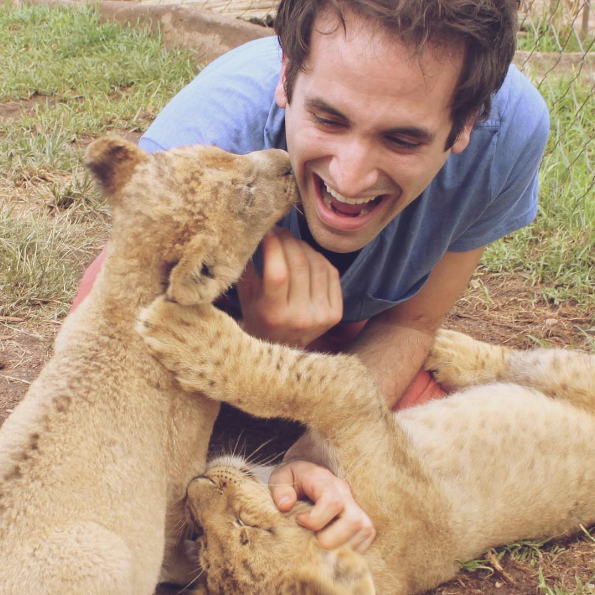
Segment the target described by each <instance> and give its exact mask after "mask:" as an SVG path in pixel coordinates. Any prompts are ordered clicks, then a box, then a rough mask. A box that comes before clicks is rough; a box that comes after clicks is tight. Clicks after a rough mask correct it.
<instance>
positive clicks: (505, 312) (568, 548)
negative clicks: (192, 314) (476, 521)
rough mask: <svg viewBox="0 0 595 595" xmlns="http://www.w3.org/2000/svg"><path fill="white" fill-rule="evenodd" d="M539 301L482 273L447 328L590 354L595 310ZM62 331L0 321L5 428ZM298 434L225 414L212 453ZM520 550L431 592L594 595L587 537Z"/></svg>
mask: <svg viewBox="0 0 595 595" xmlns="http://www.w3.org/2000/svg"><path fill="white" fill-rule="evenodd" d="M536 295H537V292H536V291H535V289H534V288H532V287H530V286H529V285H528V284H527V283H526V282H525V281H524V280H523V279H522V278H520V277H517V276H511V277H502V276H496V275H483V276H481V275H480V276H479V277H477V278H476V279H475V280H474V281H473V283H472V287H471V289H470V291H469V292H468V294H467V295H466V296H465V297H464V298H462V299H461V300H460V302H459V303H458V304H457V306H456V307H455V308H454V310H453V311H452V313H451V314H450V316H449V318H448V320H447V322H446V326H447V327H449V328H456V329H457V330H460V331H464V332H467V333H469V334H471V335H473V336H474V337H476V338H479V339H483V340H486V341H491V342H494V343H505V344H508V345H511V346H516V347H528V348H529V347H534V346H535V345H536V344H537V342H540V341H544V342H547V343H548V344H549V345H552V346H563V347H572V348H577V349H586V350H588V349H589V347H590V346H589V339H588V338H587V337H586V335H585V334H583V332H581V329H583V330H585V331H586V330H587V329H592V328H593V321H594V320H595V309H593V311H584V310H581V309H580V308H579V307H578V305H577V304H573V303H565V304H562V305H557V306H556V305H553V304H548V303H546V302H544V301H543V300H540V299H539V298H537V297H536ZM57 330H58V326H57V325H43V326H39V325H35V324H34V323H32V322H28V321H11V320H0V345H1V348H0V423H1V422H2V421H4V419H5V418H6V416H7V415H9V414H10V412H11V411H12V410H13V408H14V407H15V405H16V404H17V403H18V402H19V400H20V399H21V398H22V396H23V395H24V394H25V392H26V391H27V388H28V386H29V383H30V382H31V381H32V380H33V379H34V378H35V377H36V376H37V374H38V373H39V371H40V369H41V367H42V366H43V364H44V362H46V361H47V359H48V358H49V357H50V355H51V349H52V347H51V345H52V341H53V338H54V336H55V333H56V332H57ZM591 333H592V330H591ZM591 336H592V334H591ZM299 433H300V428H299V427H297V426H295V425H289V424H287V423H284V422H276V421H259V420H252V419H249V418H247V417H246V416H244V415H243V414H240V413H239V412H237V411H234V410H231V409H226V410H225V411H224V412H223V413H222V415H221V417H220V419H219V421H218V424H217V427H216V431H215V438H214V440H213V444H212V449H213V450H217V451H219V450H230V449H236V450H243V451H245V452H247V453H250V452H252V451H254V450H255V449H256V448H257V447H258V446H260V445H262V444H263V443H264V442H267V441H269V443H268V444H267V445H266V447H265V448H263V449H262V450H261V451H260V453H259V454H260V455H261V456H262V457H268V456H272V455H274V454H279V453H281V452H283V451H284V450H285V449H286V448H287V447H288V446H289V445H290V444H291V443H292V442H293V441H294V440H295V439H296V438H297V436H298V435H299ZM523 552H524V553H523V555H521V556H519V555H516V556H515V555H511V554H510V553H509V552H504V553H502V552H501V551H499V552H498V553H497V556H498V558H496V557H494V555H492V556H490V559H489V560H488V561H487V562H486V563H485V565H486V566H488V567H490V569H489V570H483V569H479V570H476V571H474V572H468V571H462V572H461V573H459V575H458V577H457V578H456V579H455V580H453V581H451V582H450V583H447V584H445V585H442V586H441V587H439V588H438V589H436V590H434V591H432V594H433V595H463V594H484V595H495V594H499V595H513V594H515V595H517V594H518V595H521V594H522V595H525V594H533V593H535V594H537V593H550V592H551V593H555V591H554V590H553V585H558V586H560V587H563V588H564V589H566V591H563V592H564V593H593V592H595V586H593V585H590V586H589V581H592V580H593V574H594V573H595V542H594V541H593V540H591V539H589V538H588V537H587V536H586V535H585V536H579V537H578V538H573V539H568V540H564V541H560V540H558V541H553V542H550V543H548V544H546V545H544V546H541V547H539V548H534V549H532V548H525V549H524V550H523ZM531 553H532V555H528V554H531ZM540 573H541V576H542V577H543V578H540ZM577 580H578V582H577ZM540 581H542V582H543V581H545V583H546V584H547V585H548V586H549V587H550V588H551V589H552V591H547V590H546V589H545V587H542V588H540V587H539V584H540ZM577 584H579V585H580V584H583V585H584V587H577ZM175 592H176V591H175V590H171V589H168V588H166V587H162V588H161V589H160V590H159V591H158V593H159V594H161V595H165V594H168V593H175Z"/></svg>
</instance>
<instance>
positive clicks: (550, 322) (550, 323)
mask: <svg viewBox="0 0 595 595" xmlns="http://www.w3.org/2000/svg"><path fill="white" fill-rule="evenodd" d="M558 322H559V321H558V319H557V318H546V319H545V323H544V324H545V325H546V326H554V325H556V324H558Z"/></svg>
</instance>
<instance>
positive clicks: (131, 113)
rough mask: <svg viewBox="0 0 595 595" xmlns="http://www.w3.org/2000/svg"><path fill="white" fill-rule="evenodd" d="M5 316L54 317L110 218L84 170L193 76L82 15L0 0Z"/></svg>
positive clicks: (175, 60) (157, 43)
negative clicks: (111, 135)
mask: <svg viewBox="0 0 595 595" xmlns="http://www.w3.org/2000/svg"><path fill="white" fill-rule="evenodd" d="M0 62H1V63H2V76H1V77H0V104H4V109H3V111H2V112H0V172H2V173H1V174H0V238H1V239H0V295H1V297H0V316H15V317H35V318H41V319H44V318H50V319H57V318H61V317H62V316H63V315H64V314H65V313H66V312H67V310H68V305H69V304H70V302H71V301H72V297H73V294H74V290H75V288H76V285H77V282H78V280H79V278H80V275H81V270H82V267H83V263H86V262H88V261H89V259H90V258H92V255H93V254H95V253H97V252H98V249H99V246H100V245H101V244H102V243H103V242H105V240H106V237H107V233H108V226H109V217H108V213H107V211H106V209H105V206H104V204H103V201H102V200H101V198H100V197H99V196H98V195H97V194H96V193H95V192H94V190H93V185H92V184H91V181H90V179H89V176H88V174H87V172H86V170H85V168H84V167H83V165H82V161H81V154H82V152H83V150H84V147H85V146H86V145H87V144H88V143H89V142H90V140H92V139H93V138H96V137H99V136H101V135H103V134H105V133H108V132H118V133H120V134H128V133H139V132H141V131H143V130H145V129H146V127H147V126H148V125H149V123H150V122H151V121H152V120H153V119H154V117H155V116H156V115H157V113H158V112H159V111H160V110H161V109H162V108H163V106H164V105H165V103H166V102H167V101H168V100H169V99H170V98H171V97H172V95H174V94H175V93H176V92H177V91H178V90H179V89H180V88H182V87H183V86H184V85H185V84H187V83H188V82H189V81H190V80H191V79H192V78H193V77H194V76H195V74H196V72H197V70H198V69H197V67H196V66H195V60H194V56H193V55H192V53H191V52H189V51H166V50H165V49H164V48H163V44H162V40H161V38H160V37H159V35H156V34H154V33H150V32H148V31H146V30H142V29H134V28H131V27H127V26H123V25H120V24H115V23H101V22H100V21H99V17H98V14H97V12H96V11H95V10H94V9H93V8H90V7H83V8H78V9H65V8H49V7H43V6H37V7H36V6H23V7H20V8H18V9H16V8H13V7H10V6H8V5H5V4H0Z"/></svg>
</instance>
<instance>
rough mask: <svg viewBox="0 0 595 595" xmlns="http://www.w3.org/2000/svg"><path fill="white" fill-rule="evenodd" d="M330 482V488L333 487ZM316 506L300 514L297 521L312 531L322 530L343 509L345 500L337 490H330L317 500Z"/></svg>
mask: <svg viewBox="0 0 595 595" xmlns="http://www.w3.org/2000/svg"><path fill="white" fill-rule="evenodd" d="M331 487H332V486H331V484H330V482H329V488H331ZM315 502H316V504H315V505H314V508H312V510H310V512H307V513H306V514H301V515H299V516H298V517H297V518H296V520H297V522H298V523H299V524H300V525H302V526H303V527H306V529H310V530H311V531H320V530H321V529H324V527H326V526H327V525H328V524H329V523H330V522H332V521H333V519H335V518H336V517H337V516H338V515H339V514H340V513H341V511H342V510H343V500H342V499H341V497H340V495H339V494H338V493H337V492H336V491H335V490H330V489H329V490H328V491H326V492H323V493H322V495H321V496H320V497H319V498H318V499H316V500H315Z"/></svg>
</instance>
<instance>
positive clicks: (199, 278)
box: [167, 233, 227, 306]
mask: <svg viewBox="0 0 595 595" xmlns="http://www.w3.org/2000/svg"><path fill="white" fill-rule="evenodd" d="M215 252H216V246H215V240H214V239H213V238H212V237H210V236H208V235H207V234H202V233H199V234H196V235H195V236H194V237H193V238H192V239H191V240H190V241H189V242H188V244H187V245H186V246H185V247H184V254H183V255H182V258H181V259H180V262H178V264H176V266H175V267H174V268H173V269H172V271H171V273H170V275H169V286H168V288H167V297H168V298H169V299H171V300H173V301H174V302H177V303H178V304H180V305H182V306H193V305H197V304H205V303H211V302H213V301H214V300H215V299H216V298H217V297H219V294H220V293H222V292H223V291H224V290H225V289H226V287H227V284H226V283H224V282H223V281H222V280H220V279H218V277H217V268H218V267H216V266H215V261H214V259H213V258H212V257H211V256H210V254H212V253H215Z"/></svg>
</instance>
